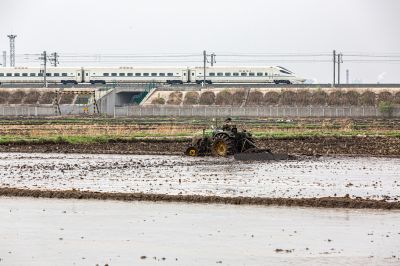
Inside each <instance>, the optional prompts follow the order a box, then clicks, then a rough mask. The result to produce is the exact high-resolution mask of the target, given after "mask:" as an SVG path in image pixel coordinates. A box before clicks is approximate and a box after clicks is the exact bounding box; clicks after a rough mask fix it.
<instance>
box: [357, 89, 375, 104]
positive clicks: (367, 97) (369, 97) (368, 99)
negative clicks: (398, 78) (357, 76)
mask: <svg viewBox="0 0 400 266" xmlns="http://www.w3.org/2000/svg"><path fill="white" fill-rule="evenodd" d="M360 104H361V105H368V106H375V104H376V95H375V93H374V92H372V91H365V92H363V93H362V94H361V98H360Z"/></svg>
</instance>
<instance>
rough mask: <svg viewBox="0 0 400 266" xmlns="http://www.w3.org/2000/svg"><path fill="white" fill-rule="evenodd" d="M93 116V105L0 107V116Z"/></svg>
mask: <svg viewBox="0 0 400 266" xmlns="http://www.w3.org/2000/svg"><path fill="white" fill-rule="evenodd" d="M60 112H61V115H81V114H82V115H83V114H93V113H94V107H93V105H76V104H62V105H60V109H57V107H56V106H55V105H39V106H33V105H0V116H26V117H29V116H56V115H60Z"/></svg>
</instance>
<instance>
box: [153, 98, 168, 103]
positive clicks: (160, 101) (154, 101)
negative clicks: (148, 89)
mask: <svg viewBox="0 0 400 266" xmlns="http://www.w3.org/2000/svg"><path fill="white" fill-rule="evenodd" d="M151 104H165V99H164V98H161V97H157V98H154V99H153V100H152V101H151Z"/></svg>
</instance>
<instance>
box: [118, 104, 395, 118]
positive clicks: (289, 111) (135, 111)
mask: <svg viewBox="0 0 400 266" xmlns="http://www.w3.org/2000/svg"><path fill="white" fill-rule="evenodd" d="M113 116H114V117H128V116H132V117H145V116H172V117H174V116H178V117H185V116H187V117H190V116H194V117H227V116H233V117H235V116H240V117H354V118H356V117H383V115H382V114H381V113H380V112H379V109H378V108H376V107H374V106H365V107H326V106H321V107H315V106H314V107H287V106H279V107H277V106H270V107H217V106H201V107H199V106H196V107H173V106H125V107H116V108H115V112H114V114H113ZM392 116H393V117H400V108H395V109H394V112H393V115H392Z"/></svg>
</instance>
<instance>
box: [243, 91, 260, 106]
mask: <svg viewBox="0 0 400 266" xmlns="http://www.w3.org/2000/svg"><path fill="white" fill-rule="evenodd" d="M263 96H264V95H263V93H262V92H261V91H252V92H250V93H249V98H248V99H247V105H252V106H260V105H263V102H264V99H263Z"/></svg>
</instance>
